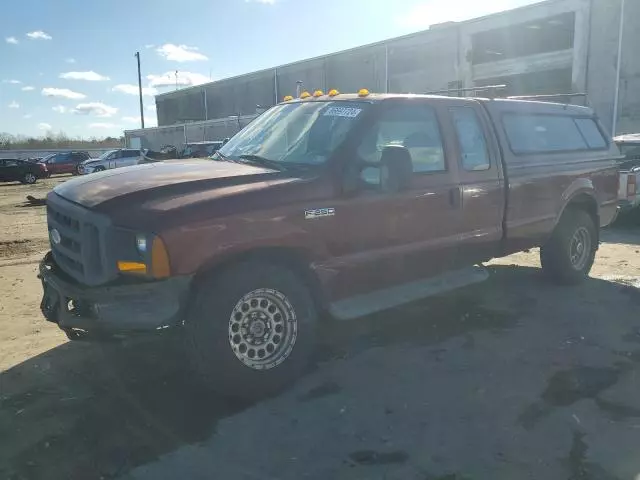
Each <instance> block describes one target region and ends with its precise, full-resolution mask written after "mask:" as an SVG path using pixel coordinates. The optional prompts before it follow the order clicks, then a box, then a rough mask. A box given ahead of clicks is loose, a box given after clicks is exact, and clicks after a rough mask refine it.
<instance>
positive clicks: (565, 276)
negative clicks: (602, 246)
mask: <svg viewBox="0 0 640 480" xmlns="http://www.w3.org/2000/svg"><path fill="white" fill-rule="evenodd" d="M597 250H598V233H597V230H596V225H595V222H594V221H593V218H592V217H591V215H589V214H588V213H587V212H585V211H584V210H576V209H571V210H568V211H567V212H565V213H564V214H563V216H562V218H561V219H560V223H559V224H558V225H557V227H556V229H555V231H554V232H553V234H552V236H551V238H550V239H549V241H548V242H547V243H546V244H545V245H544V246H543V247H542V248H541V249H540V262H541V263H542V269H543V271H544V273H545V274H546V275H547V276H548V277H550V278H551V279H552V280H554V281H556V282H558V283H563V284H576V283H579V282H581V281H583V280H584V279H585V278H587V277H588V275H589V272H590V271H591V267H592V266H593V262H594V260H595V256H596V251H597Z"/></svg>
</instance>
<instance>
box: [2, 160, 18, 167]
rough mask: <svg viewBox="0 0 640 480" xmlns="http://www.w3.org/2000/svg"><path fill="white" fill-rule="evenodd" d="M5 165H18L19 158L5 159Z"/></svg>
mask: <svg viewBox="0 0 640 480" xmlns="http://www.w3.org/2000/svg"><path fill="white" fill-rule="evenodd" d="M4 166H5V167H17V166H18V161H17V160H5V161H4Z"/></svg>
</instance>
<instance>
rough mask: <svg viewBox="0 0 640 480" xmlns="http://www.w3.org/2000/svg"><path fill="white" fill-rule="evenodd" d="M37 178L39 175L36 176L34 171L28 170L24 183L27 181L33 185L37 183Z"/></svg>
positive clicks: (23, 179) (23, 178)
mask: <svg viewBox="0 0 640 480" xmlns="http://www.w3.org/2000/svg"><path fill="white" fill-rule="evenodd" d="M37 179H38V177H36V176H35V174H34V173H31V172H27V173H25V174H24V176H23V177H22V183H26V184H28V185H33V184H34V183H36V180H37Z"/></svg>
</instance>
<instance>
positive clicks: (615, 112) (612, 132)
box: [611, 0, 625, 137]
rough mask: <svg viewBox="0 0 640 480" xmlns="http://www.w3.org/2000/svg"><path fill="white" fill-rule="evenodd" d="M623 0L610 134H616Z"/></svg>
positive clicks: (622, 0) (622, 30)
mask: <svg viewBox="0 0 640 480" xmlns="http://www.w3.org/2000/svg"><path fill="white" fill-rule="evenodd" d="M624 3H625V0H621V1H620V28H619V31H618V63H617V64H616V88H615V93H614V99H613V119H612V122H611V130H612V131H611V135H612V136H613V137H615V136H616V130H617V129H618V108H619V107H618V103H619V102H620V70H621V69H622V45H623V44H622V37H623V36H624V7H625V5H624Z"/></svg>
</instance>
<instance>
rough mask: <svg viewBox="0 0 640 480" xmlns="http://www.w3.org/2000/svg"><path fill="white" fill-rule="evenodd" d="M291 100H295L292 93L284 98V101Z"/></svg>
mask: <svg viewBox="0 0 640 480" xmlns="http://www.w3.org/2000/svg"><path fill="white" fill-rule="evenodd" d="M291 100H293V96H292V95H285V97H284V98H283V99H282V101H283V102H290V101H291Z"/></svg>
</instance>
